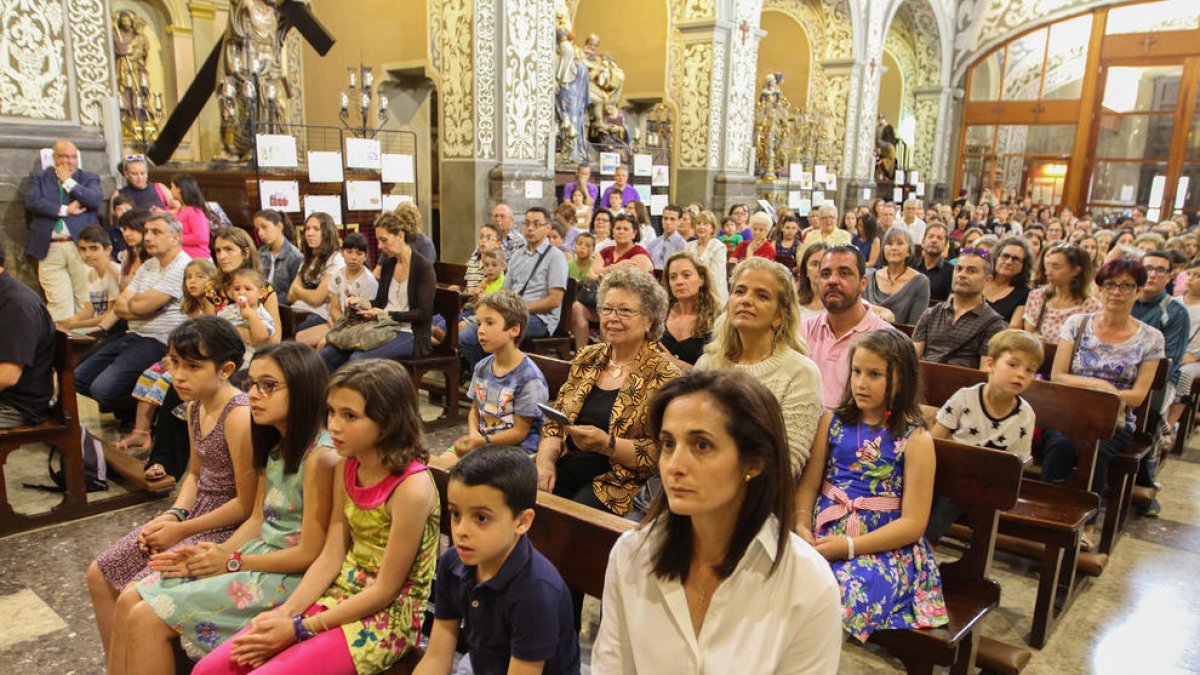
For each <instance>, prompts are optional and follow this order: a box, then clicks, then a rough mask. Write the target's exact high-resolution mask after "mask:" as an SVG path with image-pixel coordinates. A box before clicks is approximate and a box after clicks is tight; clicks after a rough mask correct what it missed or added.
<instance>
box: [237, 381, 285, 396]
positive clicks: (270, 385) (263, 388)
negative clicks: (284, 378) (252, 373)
mask: <svg viewBox="0 0 1200 675" xmlns="http://www.w3.org/2000/svg"><path fill="white" fill-rule="evenodd" d="M251 389H257V390H258V393H260V394H262V395H263V396H270V395H271V394H274V393H275V390H276V389H287V385H286V384H284V383H282V382H280V381H279V380H272V379H271V378H269V377H263V378H259V379H257V380H253V379H247V380H246V391H250V390H251Z"/></svg>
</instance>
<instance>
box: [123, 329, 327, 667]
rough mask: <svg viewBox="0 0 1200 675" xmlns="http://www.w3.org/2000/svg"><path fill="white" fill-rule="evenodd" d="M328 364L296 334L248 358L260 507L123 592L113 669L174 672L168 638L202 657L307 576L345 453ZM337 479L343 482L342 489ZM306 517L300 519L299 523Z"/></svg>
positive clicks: (170, 556) (156, 565)
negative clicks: (326, 422)
mask: <svg viewBox="0 0 1200 675" xmlns="http://www.w3.org/2000/svg"><path fill="white" fill-rule="evenodd" d="M327 379H328V376H327V374H326V371H325V364H324V363H323V362H322V361H321V359H320V357H319V356H317V355H316V353H315V352H314V351H313V350H312V349H311V348H309V347H306V346H305V345H302V344H299V343H295V342H291V343H285V344H280V345H271V346H268V347H266V348H263V349H261V350H259V352H258V353H257V354H256V355H255V357H254V360H253V361H252V362H251V364H250V388H249V389H250V391H249V399H250V406H251V419H252V424H251V432H250V435H251V439H252V442H253V446H254V467H255V469H256V470H258V471H259V472H260V473H261V474H262V477H261V480H259V483H258V498H257V499H256V500H255V502H256V504H257V505H258V508H257V509H256V511H255V513H254V514H253V515H252V516H251V517H250V519H249V520H247V521H245V523H243V524H242V526H241V527H239V528H238V530H237V531H236V532H234V533H233V534H232V535H231V536H230V538H229V539H228V540H227V541H225V542H224V543H223V544H213V543H208V542H203V543H200V544H195V545H188V546H181V547H179V548H177V549H174V550H171V551H167V552H163V553H158V554H155V555H154V556H151V558H150V567H151V569H153V570H154V573H153V574H151V575H150V576H149V577H147V578H146V579H143V580H142V581H141V582H139V583H138V584H137V585H136V586H130V587H128V588H126V590H125V591H124V592H123V593H122V595H121V597H120V599H119V600H118V602H117V620H116V624H115V626H114V633H113V635H114V638H113V639H114V642H113V648H112V649H111V650H110V666H111V667H110V669H109V672H111V673H125V672H131V673H154V672H163V673H173V672H175V662H174V650H173V649H172V646H171V642H172V640H173V639H174V638H175V637H179V638H180V640H181V642H182V643H183V647H184V650H185V651H186V652H187V654H188V655H189V656H191V657H192V658H194V659H199V658H201V657H203V656H204V655H205V654H207V653H209V652H210V651H212V650H213V649H214V648H216V646H217V645H218V644H220V643H222V642H224V641H225V640H228V639H229V638H231V637H233V635H234V633H236V632H237V631H239V630H241V629H242V628H244V627H245V626H246V624H247V623H249V622H250V620H251V619H252V618H254V617H255V616H256V615H257V614H259V613H261V612H263V611H265V610H269V609H272V608H274V607H277V606H278V605H280V604H282V603H283V601H284V600H286V599H287V598H288V596H289V595H291V593H292V591H293V590H295V588H296V586H297V585H298V584H299V583H300V578H301V575H302V574H303V572H304V570H305V568H307V567H308V565H309V564H311V563H312V561H313V560H315V559H316V557H317V555H318V554H319V553H320V552H321V548H322V546H323V545H324V542H325V530H326V528H327V527H328V525H329V518H330V505H331V503H332V502H333V487H334V485H335V480H334V478H335V469H336V468H337V463H338V461H339V460H338V456H337V453H335V452H334V451H333V448H332V447H330V446H329V443H330V441H329V439H328V437H327V436H325V434H323V433H322V432H321V410H322V409H324V407H325V383H326V380H327ZM340 489H341V488H340V487H338V490H339V491H340ZM302 525H303V527H302Z"/></svg>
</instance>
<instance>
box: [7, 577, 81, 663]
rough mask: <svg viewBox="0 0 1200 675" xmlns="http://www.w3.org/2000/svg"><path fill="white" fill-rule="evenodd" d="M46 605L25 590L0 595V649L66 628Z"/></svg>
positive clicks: (31, 592)
mask: <svg viewBox="0 0 1200 675" xmlns="http://www.w3.org/2000/svg"><path fill="white" fill-rule="evenodd" d="M66 627H67V624H66V622H65V621H63V620H62V617H60V616H59V615H58V614H55V613H54V610H53V609H51V608H50V606H49V605H47V604H46V603H44V602H42V599H41V598H39V597H38V596H37V594H36V593H34V592H33V591H31V590H29V589H28V588H26V589H22V590H20V591H17V592H16V593H11V594H9V595H0V649H7V648H9V647H12V646H14V645H16V644H19V643H21V642H26V641H28V640H34V639H36V638H39V637H41V636H43V635H46V634H48V633H53V632H54V631H57V630H61V629H63V628H66Z"/></svg>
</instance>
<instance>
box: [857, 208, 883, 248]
mask: <svg viewBox="0 0 1200 675" xmlns="http://www.w3.org/2000/svg"><path fill="white" fill-rule="evenodd" d="M859 233H861V234H859ZM854 236H856V237H858V240H859V241H866V242H873V241H875V240H876V239H877V238H879V221H877V220H875V216H873V215H871V214H870V213H864V214H862V215H860V216H859V217H858V232H855V233H854ZM867 252H868V253H870V251H867Z"/></svg>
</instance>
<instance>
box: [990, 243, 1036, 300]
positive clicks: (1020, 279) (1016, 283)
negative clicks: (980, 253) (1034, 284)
mask: <svg viewBox="0 0 1200 675" xmlns="http://www.w3.org/2000/svg"><path fill="white" fill-rule="evenodd" d="M1009 246H1020V247H1021V251H1023V252H1024V255H1025V260H1023V261H1022V262H1021V273H1020V274H1018V275H1016V276H1014V277H1013V278H1012V279H1011V280H1009V283H1010V284H1012V287H1013V288H1029V280H1030V279H1031V278H1032V276H1033V268H1034V266H1035V265H1036V264H1037V261H1036V260H1034V259H1033V249H1032V248H1030V247H1029V242H1027V241H1025V240H1024V239H1023V238H1021V237H1005V238H1004V239H1001V240H1000V243H999V244H996V246H995V248H993V249H992V250H993V251H995V252H996V255H995V256H993V257H994V258H995V259H996V261H997V262H999V260H1000V256H1001V255H1002V254H1003V253H1004V249H1006V248H1008V247H1009Z"/></svg>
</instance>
